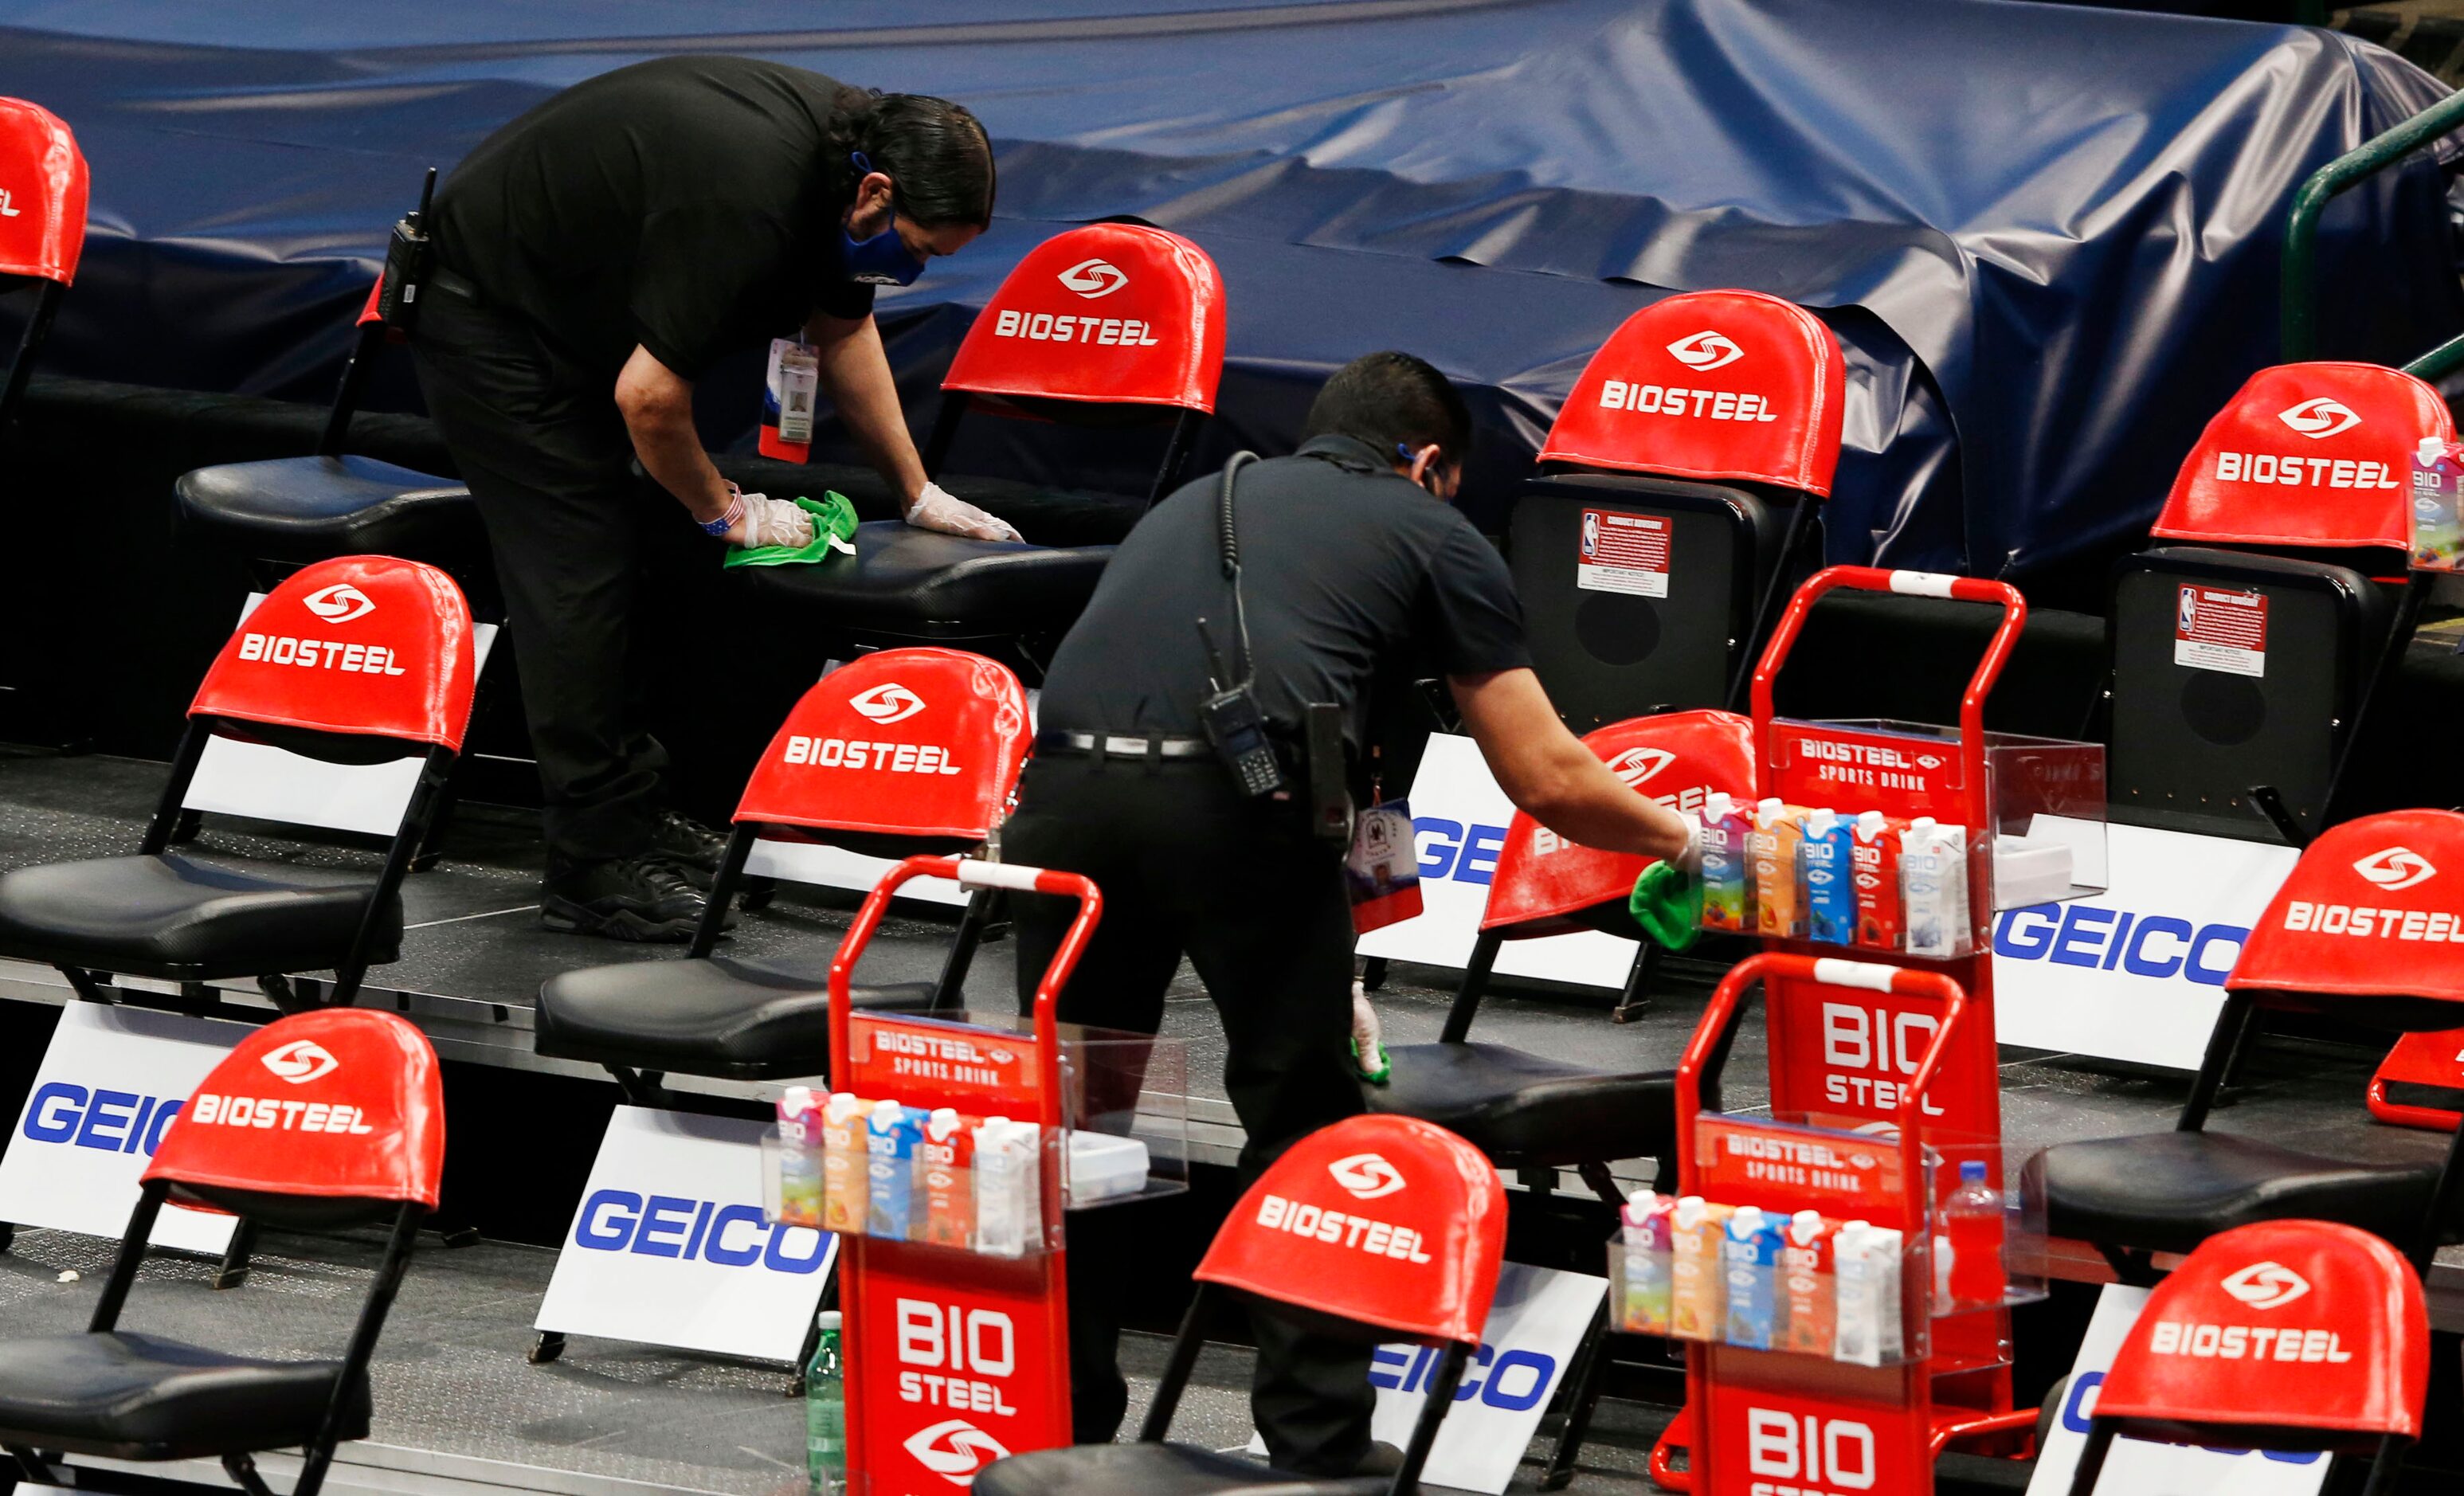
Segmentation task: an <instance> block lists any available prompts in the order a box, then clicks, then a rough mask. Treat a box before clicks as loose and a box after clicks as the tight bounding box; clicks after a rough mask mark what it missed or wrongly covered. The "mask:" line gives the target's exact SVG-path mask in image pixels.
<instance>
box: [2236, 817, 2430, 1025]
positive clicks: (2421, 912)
mask: <svg viewBox="0 0 2464 1496" xmlns="http://www.w3.org/2000/svg"><path fill="white" fill-rule="evenodd" d="M2225 989H2226V990H2227V991H2228V992H2235V993H2243V992H2247V993H2251V994H2253V995H2254V996H2255V998H2256V999H2257V1001H2259V1002H2260V1003H2261V1004H2262V1005H2264V1006H2271V1007H2293V1008H2308V1009H2324V1010H2329V1011H2333V1012H2334V1013H2336V1014H2338V1015H2341V1016H2349V1017H2352V1018H2355V1019H2358V1020H2360V1021H2362V1022H2365V1023H2378V1024H2382V1025H2384V1026H2387V1027H2390V1028H2402V1029H2409V1030H2413V1031H2422V1030H2434V1029H2443V1028H2453V1027H2456V1026H2457V1025H2458V1023H2464V815H2458V814H2457V813H2455V812H2454V811H2452V810H2396V811H2389V812H2387V814H2385V815H2376V816H2364V817H2362V818H2361V819H2359V820H2355V821H2347V822H2345V823H2344V824H2343V825H2338V826H2334V827H2331V828H2329V829H2328V830H2327V831H2325V832H2324V833H2322V834H2321V836H2320V837H2319V839H2318V840H2316V841H2314V842H2312V843H2311V844H2310V845H2309V846H2308V847H2304V848H2303V849H2302V852H2301V860H2300V861H2299V863H2297V864H2295V865H2294V869H2293V872H2292V874H2291V875H2290V876H2289V877H2287V878H2286V879H2285V880H2284V884H2283V886H2282V887H2281V888H2279V889H2277V891H2276V897H2275V899H2274V900H2273V901H2271V902H2270V903H2269V904H2268V906H2267V913H2264V914H2262V915H2260V916H2259V920H2258V925H2257V927H2256V928H2255V929H2254V930H2253V931H2252V932H2251V933H2250V938H2249V939H2248V940H2246V941H2244V942H2243V943H2242V948H2241V956H2240V957H2239V959H2237V960H2235V961H2234V962H2233V974H2232V975H2231V976H2229V977H2227V978H2226V979H2225Z"/></svg>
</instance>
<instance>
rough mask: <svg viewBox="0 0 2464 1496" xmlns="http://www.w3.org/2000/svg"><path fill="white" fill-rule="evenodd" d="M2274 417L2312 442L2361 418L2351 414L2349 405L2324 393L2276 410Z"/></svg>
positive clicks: (2357, 423) (2355, 422)
mask: <svg viewBox="0 0 2464 1496" xmlns="http://www.w3.org/2000/svg"><path fill="white" fill-rule="evenodd" d="M2276 418H2277V420H2279V421H2281V422H2283V423H2284V424H2285V425H2286V426H2288V427H2290V428H2292V429H2294V430H2297V431H2299V432H2300V433H2301V434H2302V435H2304V436H2307V437H2309V438H2310V439H2311V440H2312V441H2314V442H2315V441H2318V440H2320V439H2321V437H2327V436H2333V435H2335V434H2336V433H2337V432H2338V431H2349V430H2351V429H2353V428H2354V427H2357V426H2359V425H2361V424H2362V418H2361V417H2360V416H2357V415H2355V414H2353V412H2352V409H2351V407H2348V406H2345V405H2343V404H2341V403H2339V402H2337V401H2333V400H2330V399H2328V398H2327V397H2326V396H2324V395H2321V396H2318V397H2317V398H2315V399H2311V400H2305V401H2303V402H2301V403H2300V404H2299V405H2298V406H2292V407H2287V408H2285V409H2282V410H2278V411H2277V412H2276Z"/></svg>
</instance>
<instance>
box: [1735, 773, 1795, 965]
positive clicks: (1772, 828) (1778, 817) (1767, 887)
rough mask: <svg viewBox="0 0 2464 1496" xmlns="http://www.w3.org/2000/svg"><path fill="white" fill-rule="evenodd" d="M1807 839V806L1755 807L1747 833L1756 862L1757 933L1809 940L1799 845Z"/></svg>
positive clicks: (1764, 803) (1770, 804) (1769, 804)
mask: <svg viewBox="0 0 2464 1496" xmlns="http://www.w3.org/2000/svg"><path fill="white" fill-rule="evenodd" d="M1804 839H1805V807H1804V806H1802V805H1790V804H1784V803H1781V802H1779V801H1778V800H1765V801H1761V802H1758V803H1756V804H1755V805H1754V826H1753V829H1752V830H1751V831H1750V832H1749V833H1748V834H1747V837H1746V849H1747V852H1748V854H1749V856H1750V857H1751V858H1752V861H1753V874H1754V930H1755V932H1756V933H1757V934H1760V935H1769V936H1788V937H1792V938H1795V939H1803V938H1804V937H1805V887H1804V885H1803V883H1801V882H1800V881H1799V874H1800V872H1801V869H1799V868H1798V866H1797V846H1798V844H1799V843H1800V842H1802V841H1804Z"/></svg>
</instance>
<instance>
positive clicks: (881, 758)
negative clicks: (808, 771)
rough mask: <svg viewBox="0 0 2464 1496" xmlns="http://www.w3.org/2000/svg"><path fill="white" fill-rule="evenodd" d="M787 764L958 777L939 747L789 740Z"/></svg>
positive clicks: (849, 740)
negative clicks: (953, 775) (954, 775)
mask: <svg viewBox="0 0 2464 1496" xmlns="http://www.w3.org/2000/svg"><path fill="white" fill-rule="evenodd" d="M787 761H788V762H789V763H808V764H811V765H812V766H813V767H814V768H817V769H873V770H877V771H879V772H881V773H884V774H956V773H957V772H958V766H957V764H955V763H952V762H951V761H950V750H949V749H947V748H944V747H942V746H941V745H940V744H939V743H869V742H865V741H863V740H862V739H860V738H853V737H790V738H788V739H787Z"/></svg>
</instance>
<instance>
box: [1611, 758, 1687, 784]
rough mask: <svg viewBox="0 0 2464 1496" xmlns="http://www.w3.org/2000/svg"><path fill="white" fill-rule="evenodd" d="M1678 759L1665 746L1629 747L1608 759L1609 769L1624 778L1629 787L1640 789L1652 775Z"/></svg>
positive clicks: (1618, 776) (1621, 778)
mask: <svg viewBox="0 0 2464 1496" xmlns="http://www.w3.org/2000/svg"><path fill="white" fill-rule="evenodd" d="M1676 761H1677V755H1675V754H1673V753H1670V752H1669V751H1668V750H1667V749H1665V748H1629V749H1627V750H1626V751H1625V752H1623V753H1621V754H1618V755H1617V757H1616V758H1614V759H1610V760H1608V765H1607V767H1608V771H1609V772H1610V773H1611V774H1614V775H1616V776H1617V778H1618V779H1620V780H1623V781H1625V783H1626V786H1627V787H1628V788H1629V789H1640V788H1641V787H1642V786H1643V785H1644V784H1645V783H1646V782H1648V781H1650V779H1651V777H1652V776H1653V775H1655V774H1658V773H1659V772H1660V771H1661V770H1662V769H1664V768H1666V767H1668V766H1669V765H1670V764H1672V763H1675V762H1676Z"/></svg>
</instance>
